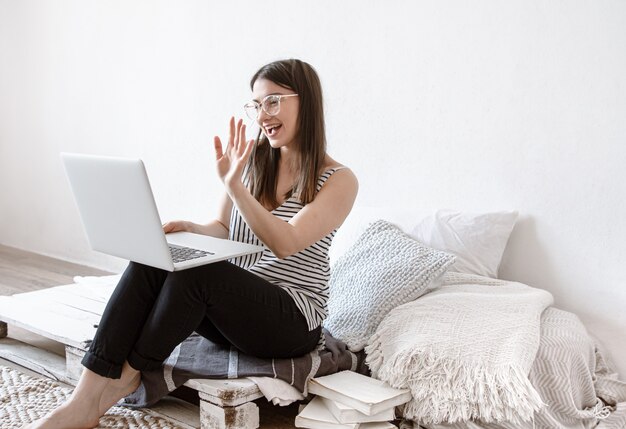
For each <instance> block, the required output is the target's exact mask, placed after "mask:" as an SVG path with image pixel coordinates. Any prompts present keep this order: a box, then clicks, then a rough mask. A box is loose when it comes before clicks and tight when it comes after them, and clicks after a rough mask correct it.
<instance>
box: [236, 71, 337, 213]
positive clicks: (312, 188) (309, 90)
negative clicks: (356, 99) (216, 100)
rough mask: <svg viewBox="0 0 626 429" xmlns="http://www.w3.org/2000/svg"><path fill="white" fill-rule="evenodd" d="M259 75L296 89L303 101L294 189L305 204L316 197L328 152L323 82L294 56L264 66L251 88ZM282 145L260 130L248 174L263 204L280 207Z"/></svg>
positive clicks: (285, 86) (252, 189)
mask: <svg viewBox="0 0 626 429" xmlns="http://www.w3.org/2000/svg"><path fill="white" fill-rule="evenodd" d="M258 79H267V80H269V81H272V82H274V83H275V84H277V85H280V86H282V87H284V88H286V89H290V90H292V91H295V93H297V94H298V95H299V97H297V100H298V102H299V103H300V109H299V114H298V132H297V134H296V138H297V139H298V143H299V145H298V149H299V154H300V156H299V164H300V165H299V168H298V171H299V175H298V179H297V180H296V183H295V184H294V186H293V188H292V189H291V191H290V192H288V193H287V195H285V198H289V197H291V196H292V195H296V196H298V199H299V200H300V201H301V202H302V204H307V203H309V202H311V201H313V198H315V193H316V185H317V179H318V176H319V174H320V173H321V169H322V164H323V162H324V157H325V155H326V130H325V126H324V107H323V100H322V85H321V84H320V80H319V77H318V75H317V72H316V71H315V69H313V67H311V65H309V64H307V63H305V62H304V61H300V60H296V59H290V60H282V61H275V62H273V63H270V64H267V65H264V66H263V67H261V68H260V69H259V70H258V71H257V72H256V73H255V74H254V76H252V79H251V80H250V89H253V87H254V83H255V82H256V81H257V80H258ZM279 161H280V149H274V148H273V147H271V146H270V144H269V140H268V139H267V137H266V136H265V135H264V134H263V133H262V131H259V134H258V135H257V138H256V144H255V145H254V149H253V152H252V154H251V156H250V161H249V162H248V168H247V173H248V174H247V178H248V179H249V183H250V192H251V193H252V195H253V196H254V197H255V198H256V199H257V200H258V201H259V202H260V203H261V204H263V205H266V206H271V207H277V206H278V201H277V199H276V186H277V176H278V164H279Z"/></svg>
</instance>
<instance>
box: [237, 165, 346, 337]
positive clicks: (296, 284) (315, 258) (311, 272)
mask: <svg viewBox="0 0 626 429" xmlns="http://www.w3.org/2000/svg"><path fill="white" fill-rule="evenodd" d="M342 168H346V167H336V168H331V169H329V170H326V171H325V172H324V173H323V174H322V175H321V176H320V177H319V178H318V180H317V192H319V190H320V189H322V186H324V183H326V181H327V180H328V178H329V177H330V176H331V175H332V174H333V173H334V172H335V171H337V170H340V169H342ZM303 207H304V205H303V204H302V203H301V202H300V200H299V199H298V198H297V197H294V196H291V197H289V198H288V199H286V200H285V201H284V202H283V203H282V204H281V205H280V206H279V207H277V208H275V209H274V210H272V214H273V215H274V216H276V217H278V218H280V219H282V220H284V221H285V222H288V221H289V220H291V218H292V217H294V216H295V215H296V214H297V213H298V212H299V211H300V210H302V208H303ZM336 232H337V230H336V229H335V230H333V231H331V232H330V234H328V235H327V236H325V237H324V238H322V239H321V240H319V241H318V242H316V243H313V244H312V245H311V246H309V247H307V248H306V249H304V250H301V251H300V252H297V253H294V254H293V255H291V256H288V257H286V258H284V259H278V258H277V257H276V256H275V255H274V254H273V253H272V251H271V250H270V249H268V248H267V247H266V246H265V245H264V244H263V243H262V242H261V240H259V239H258V238H257V237H256V235H254V233H253V232H252V230H251V229H250V228H249V227H248V225H247V224H246V222H245V221H244V219H243V217H242V216H241V214H240V213H239V210H237V207H236V206H234V205H233V209H232V211H231V215H230V231H229V234H228V235H229V237H228V238H229V239H231V240H235V241H239V242H243V243H249V244H255V245H257V246H262V247H263V248H264V250H263V252H259V253H255V254H252V255H244V256H239V257H237V258H233V259H231V260H230V262H232V263H233V264H235V265H237V266H239V267H241V268H244V269H246V270H248V271H250V272H252V273H254V274H256V275H258V276H259V277H261V278H263V279H265V280H267V281H269V282H270V283H272V284H275V285H278V286H280V287H281V288H283V289H284V290H285V291H286V292H287V293H288V294H289V295H290V296H291V297H292V298H293V300H294V301H295V304H296V306H297V307H298V309H299V310H300V311H301V312H302V314H303V315H304V317H305V319H306V321H307V324H308V327H309V330H313V329H315V328H317V327H318V326H319V325H320V324H321V323H322V321H323V320H324V319H325V318H326V315H327V314H328V310H327V306H326V302H327V301H328V280H329V278H330V261H329V259H328V249H329V248H330V244H331V243H332V240H333V237H334V236H335V233H336Z"/></svg>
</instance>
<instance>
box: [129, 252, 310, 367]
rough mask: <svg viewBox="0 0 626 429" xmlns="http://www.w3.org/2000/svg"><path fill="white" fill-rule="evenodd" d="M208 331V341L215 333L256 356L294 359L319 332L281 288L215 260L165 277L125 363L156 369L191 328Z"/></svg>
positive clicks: (307, 347) (305, 349) (303, 351)
mask: <svg viewBox="0 0 626 429" xmlns="http://www.w3.org/2000/svg"><path fill="white" fill-rule="evenodd" d="M211 325H212V327H214V328H215V329H212V328H211ZM207 329H209V330H211V333H212V336H210V337H209V339H212V340H214V339H215V337H216V336H217V335H216V334H220V335H221V337H223V338H224V339H225V340H227V341H228V342H229V343H231V344H233V345H234V346H235V347H237V348H238V349H240V350H241V351H243V352H244V353H247V354H251V355H254V356H257V357H293V356H299V355H302V354H304V353H307V352H308V351H310V350H312V349H313V348H314V347H315V346H316V345H317V342H318V340H319V338H320V329H319V328H318V329H316V330H314V331H309V330H308V327H307V324H306V320H305V318H304V316H303V315H302V313H301V312H300V311H299V309H298V308H297V307H296V305H295V303H294V301H293V299H292V298H291V297H290V296H289V294H288V293H287V292H285V291H284V290H283V289H282V288H280V287H279V286H276V285H273V284H271V283H269V282H268V281H266V280H264V279H262V278H260V277H259V276H257V275H255V274H253V273H250V272H249V271H247V270H244V269H242V268H239V267H237V266H235V265H233V264H231V263H229V262H218V263H214V264H209V265H205V266H201V267H197V268H193V269H189V270H184V271H180V272H176V273H173V274H172V275H169V276H167V279H166V280H165V283H164V284H163V288H162V290H161V293H160V294H159V297H158V299H157V301H156V303H155V305H154V309H153V312H152V313H151V314H150V316H149V318H148V320H147V321H146V323H145V325H144V327H143V331H142V332H141V334H140V336H139V338H138V340H137V343H136V344H135V347H134V349H133V351H131V353H130V355H129V357H128V362H129V363H130V364H131V366H133V367H134V368H138V369H141V370H143V369H156V368H159V367H160V366H161V364H162V362H163V361H164V360H165V359H167V357H168V356H169V355H170V353H171V352H172V350H173V349H174V348H175V347H176V346H177V345H178V344H180V343H181V342H182V341H183V340H184V339H185V338H187V337H188V336H189V335H190V334H191V333H192V332H193V331H194V330H199V331H200V333H204V332H206V331H207ZM221 337H220V338H217V339H218V340H220V339H221ZM216 342H222V343H224V342H225V341H216Z"/></svg>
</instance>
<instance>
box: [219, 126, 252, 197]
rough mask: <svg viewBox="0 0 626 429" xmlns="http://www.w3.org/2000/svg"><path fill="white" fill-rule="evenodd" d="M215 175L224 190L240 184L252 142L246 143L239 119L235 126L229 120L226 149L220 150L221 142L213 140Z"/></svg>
mask: <svg viewBox="0 0 626 429" xmlns="http://www.w3.org/2000/svg"><path fill="white" fill-rule="evenodd" d="M214 145H215V160H216V163H217V174H218V176H219V178H220V179H221V180H222V182H224V185H226V188H227V189H228V188H230V187H232V186H235V185H237V184H240V183H241V177H242V175H243V169H244V167H245V166H246V163H247V162H248V158H249V157H250V153H251V152H252V148H253V146H254V140H249V141H246V126H245V125H244V124H243V121H242V120H241V119H240V120H239V121H237V125H236V126H235V118H234V117H231V118H230V132H229V134H228V144H227V145H226V149H222V141H221V140H220V138H219V137H218V136H215V138H214Z"/></svg>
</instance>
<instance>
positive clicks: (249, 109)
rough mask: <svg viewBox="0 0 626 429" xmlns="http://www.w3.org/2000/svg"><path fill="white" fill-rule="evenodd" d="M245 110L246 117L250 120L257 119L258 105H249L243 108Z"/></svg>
mask: <svg viewBox="0 0 626 429" xmlns="http://www.w3.org/2000/svg"><path fill="white" fill-rule="evenodd" d="M243 110H245V111H246V115H247V116H248V118H250V119H256V117H257V115H258V107H257V104H255V103H247V104H246V105H245V106H243Z"/></svg>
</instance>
